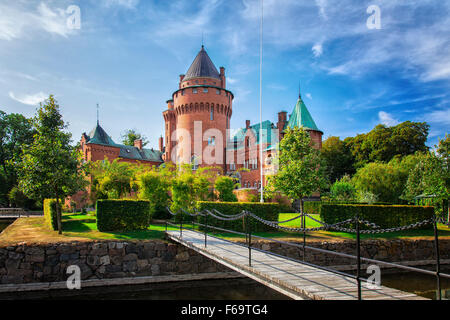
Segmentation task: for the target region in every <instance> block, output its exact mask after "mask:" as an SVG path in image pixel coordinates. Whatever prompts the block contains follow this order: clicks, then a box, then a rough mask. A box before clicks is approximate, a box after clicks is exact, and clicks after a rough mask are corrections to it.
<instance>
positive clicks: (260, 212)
mask: <svg viewBox="0 0 450 320" xmlns="http://www.w3.org/2000/svg"><path fill="white" fill-rule="evenodd" d="M197 205H198V209H199V210H200V211H202V210H205V209H208V210H212V209H216V210H217V211H219V212H221V213H223V214H224V215H236V214H239V213H241V212H242V211H243V210H247V211H250V212H252V213H254V214H256V215H257V216H259V217H261V218H263V219H265V220H269V221H278V214H279V213H289V212H293V210H292V208H290V207H289V206H286V205H282V204H278V203H255V202H207V201H199V202H198V203H197ZM199 218H200V219H199V222H200V223H205V218H204V217H199ZM249 223H250V228H251V230H252V232H263V231H273V230H274V229H273V228H272V227H269V226H267V225H265V224H262V223H261V222H259V221H256V220H255V219H253V218H250V220H249ZM208 225H213V226H216V227H220V228H224V229H229V230H233V231H238V232H245V218H242V219H239V220H235V221H223V220H218V219H216V218H214V217H211V216H208Z"/></svg>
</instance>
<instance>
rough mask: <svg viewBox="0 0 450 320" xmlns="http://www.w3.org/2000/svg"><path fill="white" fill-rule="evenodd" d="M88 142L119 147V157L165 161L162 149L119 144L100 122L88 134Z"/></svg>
mask: <svg viewBox="0 0 450 320" xmlns="http://www.w3.org/2000/svg"><path fill="white" fill-rule="evenodd" d="M86 143H88V144H98V145H104V146H110V147H115V148H119V149H120V153H119V157H121V158H126V159H132V160H139V161H153V162H163V160H162V155H163V153H162V152H161V151H159V150H154V149H142V150H139V149H138V148H136V147H134V146H126V145H123V144H117V143H115V142H114V141H113V140H112V139H111V137H110V136H109V135H108V134H107V133H106V131H105V130H103V128H102V127H101V126H100V125H99V124H97V126H96V127H95V128H94V129H93V130H92V131H91V132H90V133H89V135H87V136H86Z"/></svg>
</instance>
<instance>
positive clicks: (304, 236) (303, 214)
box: [302, 210, 306, 261]
mask: <svg viewBox="0 0 450 320" xmlns="http://www.w3.org/2000/svg"><path fill="white" fill-rule="evenodd" d="M302 211H303V210H302ZM302 220H303V221H302V224H303V261H305V254H306V250H305V248H306V217H305V213H304V212H302Z"/></svg>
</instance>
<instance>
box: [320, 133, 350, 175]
mask: <svg viewBox="0 0 450 320" xmlns="http://www.w3.org/2000/svg"><path fill="white" fill-rule="evenodd" d="M321 154H322V157H323V158H324V159H325V163H326V173H327V176H328V178H329V182H330V183H334V182H335V181H336V180H339V179H341V178H342V177H343V176H344V175H352V174H354V173H355V169H354V157H353V155H352V153H351V151H350V148H349V147H348V146H347V144H346V143H345V142H344V141H342V140H341V139H339V137H329V138H328V139H326V140H325V141H324V142H323V144H322V150H321Z"/></svg>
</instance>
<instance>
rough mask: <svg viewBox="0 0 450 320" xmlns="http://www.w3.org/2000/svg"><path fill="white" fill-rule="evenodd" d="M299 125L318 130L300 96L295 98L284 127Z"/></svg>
mask: <svg viewBox="0 0 450 320" xmlns="http://www.w3.org/2000/svg"><path fill="white" fill-rule="evenodd" d="M301 126H303V127H304V128H305V129H310V130H316V131H320V130H319V129H318V128H317V126H316V123H315V122H314V119H313V118H312V116H311V114H310V113H309V111H308V108H306V105H305V103H304V102H303V100H302V98H301V97H299V98H298V100H297V104H296V105H295V107H294V111H293V112H292V114H291V116H290V117H289V121H288V123H287V124H286V128H287V127H290V128H294V127H301Z"/></svg>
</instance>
